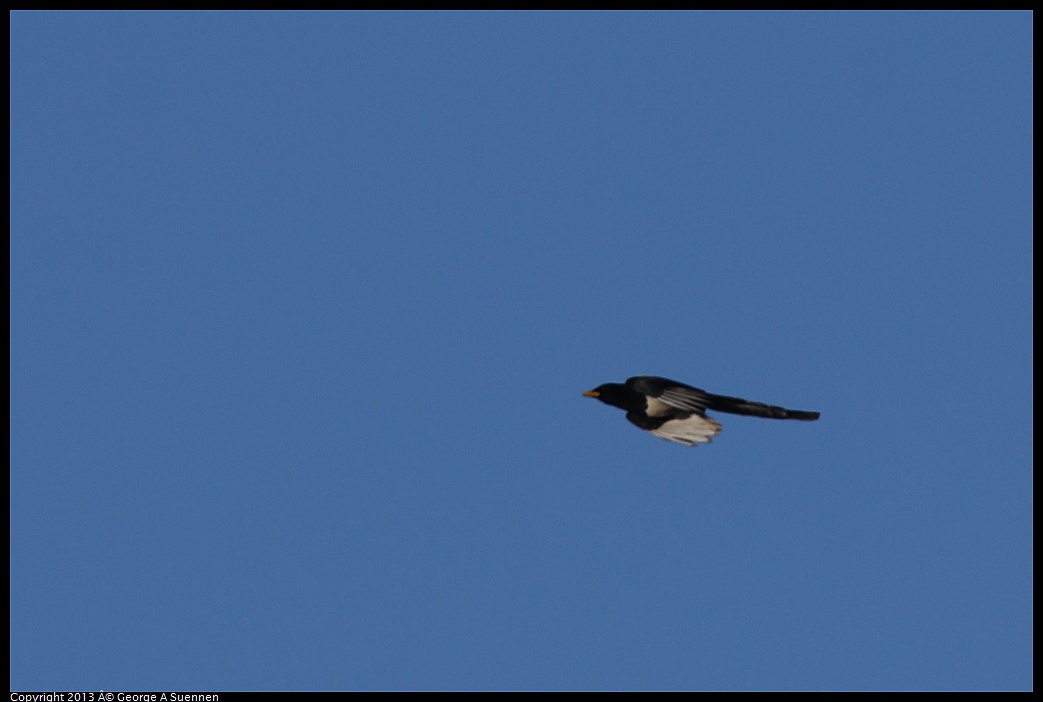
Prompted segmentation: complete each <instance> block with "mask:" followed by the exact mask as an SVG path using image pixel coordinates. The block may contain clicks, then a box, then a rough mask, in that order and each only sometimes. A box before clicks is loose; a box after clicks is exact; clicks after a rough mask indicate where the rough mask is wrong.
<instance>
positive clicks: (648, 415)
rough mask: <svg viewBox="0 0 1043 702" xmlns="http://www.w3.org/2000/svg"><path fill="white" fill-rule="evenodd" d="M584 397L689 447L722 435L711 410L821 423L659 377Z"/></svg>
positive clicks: (642, 377) (596, 390)
mask: <svg viewBox="0 0 1043 702" xmlns="http://www.w3.org/2000/svg"><path fill="white" fill-rule="evenodd" d="M583 396H584V397H596V398H597V399H599V400H601V401H602V402H604V403H605V404H606V405H612V406H613V407H619V408H620V409H624V410H626V412H627V419H628V420H630V423H631V424H634V425H635V426H637V427H638V428H640V429H644V430H645V431H647V432H651V433H652V434H655V435H656V436H658V437H660V438H661V439H666V440H667V441H675V442H677V443H679V444H684V445H685V446H695V445H697V444H705V443H709V442H710V441H712V440H713V437H715V436H717V435H718V434H719V433H720V432H721V424H720V422H717V421H715V420H713V419H710V418H709V417H707V416H706V410H716V411H718V412H728V413H730V414H745V415H749V416H751V417H767V418H769V419H799V420H801V421H805V422H813V421H815V420H816V419H818V417H819V413H818V412H805V411H803V410H791V409H786V408H784V407H776V406H775V405H767V404H764V403H763V402H752V401H750V400H743V399H740V398H738V397H728V396H727V395H714V394H713V393H709V392H706V391H705V390H700V389H699V388H693V387H692V386H691V385H685V384H684V383H679V382H677V381H676V380H670V379H669V378H659V377H657V376H654V375H637V376H634V377H633V378H628V379H627V381H626V382H625V383H605V384H604V385H599V386H597V387H596V388H594V389H593V390H588V391H587V392H585V393H583Z"/></svg>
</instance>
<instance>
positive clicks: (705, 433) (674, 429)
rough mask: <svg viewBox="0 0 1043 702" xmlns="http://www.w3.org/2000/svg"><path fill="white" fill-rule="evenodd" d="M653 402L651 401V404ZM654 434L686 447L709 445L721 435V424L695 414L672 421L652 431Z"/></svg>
mask: <svg viewBox="0 0 1043 702" xmlns="http://www.w3.org/2000/svg"><path fill="white" fill-rule="evenodd" d="M651 403H652V400H649V404H651ZM652 433H653V434H655V435H656V436H658V437H659V438H661V439H666V440H667V441H674V442H677V443H679V444H684V445H685V446H695V445H696V444H708V443H710V441H712V440H713V437H715V436H717V435H718V434H720V433H721V423H720V422H715V421H714V420H712V419H710V418H709V417H704V416H702V415H701V414H693V415H692V416H691V417H688V418H687V419H671V420H669V421H667V422H664V423H663V426H661V427H659V428H658V429H655V430H653V431H652Z"/></svg>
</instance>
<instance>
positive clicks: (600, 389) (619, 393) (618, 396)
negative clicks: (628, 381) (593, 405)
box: [583, 383, 645, 411]
mask: <svg viewBox="0 0 1043 702" xmlns="http://www.w3.org/2000/svg"><path fill="white" fill-rule="evenodd" d="M583 397H596V398H597V399H599V400H601V401H602V402H604V403H605V404H606V405H612V406H613V407H619V408H620V409H625V410H627V411H630V410H632V409H636V408H637V407H638V406H640V407H641V408H642V409H643V408H644V399H645V398H644V397H643V396H641V395H639V394H638V393H636V392H634V391H633V390H631V389H630V388H628V387H627V386H626V385H623V384H622V383H605V384H604V385H599V386H597V387H596V388H594V389H593V390H587V391H586V392H585V393H583Z"/></svg>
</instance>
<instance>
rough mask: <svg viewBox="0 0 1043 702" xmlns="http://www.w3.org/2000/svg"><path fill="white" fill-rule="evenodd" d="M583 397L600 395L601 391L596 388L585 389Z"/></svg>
mask: <svg viewBox="0 0 1043 702" xmlns="http://www.w3.org/2000/svg"><path fill="white" fill-rule="evenodd" d="M583 397H601V393H600V392H598V391H597V390H587V391H586V392H585V393H583Z"/></svg>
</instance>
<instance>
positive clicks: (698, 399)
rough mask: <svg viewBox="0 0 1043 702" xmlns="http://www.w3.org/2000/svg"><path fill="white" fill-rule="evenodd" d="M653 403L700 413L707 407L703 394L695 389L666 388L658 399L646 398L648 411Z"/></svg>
mask: <svg viewBox="0 0 1043 702" xmlns="http://www.w3.org/2000/svg"><path fill="white" fill-rule="evenodd" d="M653 402H655V403H657V404H662V405H669V406H670V407H676V408H677V409H683V410H687V411H688V412H702V411H704V410H705V409H706V405H707V402H706V395H705V393H703V392H701V391H699V390H696V389H695V388H668V389H666V390H664V391H663V394H662V395H660V396H659V397H658V398H655V399H654V398H651V397H649V398H648V404H649V409H651V405H652V403H653ZM663 414H665V412H664V413H663Z"/></svg>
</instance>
